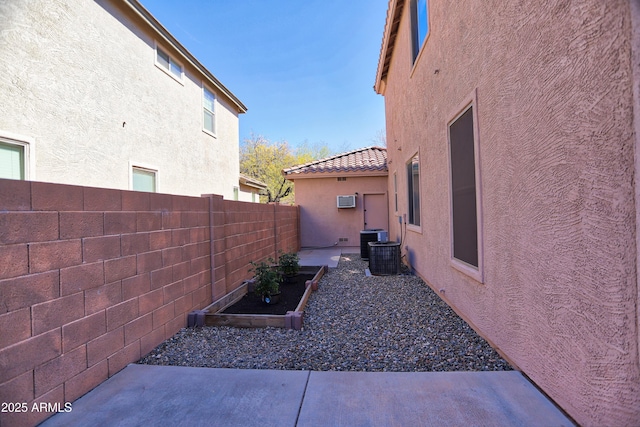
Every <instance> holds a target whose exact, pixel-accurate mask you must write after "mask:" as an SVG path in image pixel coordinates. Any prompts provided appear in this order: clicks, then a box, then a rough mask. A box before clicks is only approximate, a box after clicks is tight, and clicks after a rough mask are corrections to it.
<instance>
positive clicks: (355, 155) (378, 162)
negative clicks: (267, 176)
mask: <svg viewBox="0 0 640 427" xmlns="http://www.w3.org/2000/svg"><path fill="white" fill-rule="evenodd" d="M346 172H348V173H358V174H359V175H386V174H387V172H388V169H387V149H386V148H382V147H365V148H360V149H357V150H353V151H349V152H346V153H342V154H338V155H335V156H331V157H327V158H324V159H320V160H316V161H313V162H309V163H305V164H303V165H298V166H292V167H290V168H286V169H283V170H282V173H283V174H284V176H285V177H286V178H287V179H295V178H302V177H304V175H314V174H327V173H334V174H335V173H346Z"/></svg>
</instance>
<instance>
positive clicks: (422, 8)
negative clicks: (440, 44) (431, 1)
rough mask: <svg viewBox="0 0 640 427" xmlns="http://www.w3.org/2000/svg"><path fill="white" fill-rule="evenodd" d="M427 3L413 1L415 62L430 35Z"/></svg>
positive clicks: (423, 0) (412, 34) (412, 27)
mask: <svg viewBox="0 0 640 427" xmlns="http://www.w3.org/2000/svg"><path fill="white" fill-rule="evenodd" d="M427 1H428V0H412V1H411V42H412V48H413V61H414V62H415V60H416V58H417V57H418V53H420V49H421V48H422V45H423V44H424V41H425V40H426V38H427V35H428V34H429V5H428V4H427Z"/></svg>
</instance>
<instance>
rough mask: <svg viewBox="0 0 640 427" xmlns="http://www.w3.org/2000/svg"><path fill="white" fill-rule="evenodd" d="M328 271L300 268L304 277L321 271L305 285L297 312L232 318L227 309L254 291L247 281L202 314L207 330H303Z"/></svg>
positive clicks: (237, 315) (250, 283)
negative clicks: (306, 309) (306, 312)
mask: <svg viewBox="0 0 640 427" xmlns="http://www.w3.org/2000/svg"><path fill="white" fill-rule="evenodd" d="M327 270H328V267H327V266H322V267H307V266H303V267H301V268H300V273H307V274H309V273H313V272H314V271H317V272H316V273H315V275H314V276H313V278H312V279H311V280H307V281H306V283H305V286H306V288H307V289H306V290H305V291H304V294H303V295H302V298H300V302H299V303H298V306H297V307H296V309H295V311H288V312H287V314H284V315H277V314H228V313H222V311H224V310H225V309H226V308H227V307H230V306H232V305H233V304H235V303H236V302H237V301H239V300H240V299H242V297H243V296H245V295H246V294H247V293H248V292H250V291H252V285H253V282H252V281H251V280H248V281H245V282H244V283H243V284H242V285H240V287H239V288H238V289H236V290H235V291H232V292H230V293H228V294H227V295H225V296H223V297H222V298H220V299H218V300H217V301H214V302H213V303H211V304H210V305H208V306H207V307H205V308H204V310H202V311H201V313H202V312H204V313H203V314H204V325H206V326H235V327H238V328H266V327H268V326H271V327H274V328H285V329H295V330H300V329H302V323H303V319H304V307H305V306H306V305H307V301H308V300H309V296H311V292H313V291H315V290H317V289H318V281H319V280H320V279H321V278H322V276H324V274H325V272H326V271H327Z"/></svg>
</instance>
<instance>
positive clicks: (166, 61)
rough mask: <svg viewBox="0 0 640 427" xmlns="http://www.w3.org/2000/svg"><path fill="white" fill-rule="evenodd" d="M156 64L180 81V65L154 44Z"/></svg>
mask: <svg viewBox="0 0 640 427" xmlns="http://www.w3.org/2000/svg"><path fill="white" fill-rule="evenodd" d="M156 65H158V66H159V67H160V68H161V69H163V70H165V71H166V72H167V73H168V74H169V75H171V76H172V77H175V78H176V79H177V80H178V81H182V65H180V64H179V63H178V62H176V60H175V59H173V58H172V57H171V56H169V54H168V53H167V52H165V51H164V50H162V49H161V48H160V47H158V46H156Z"/></svg>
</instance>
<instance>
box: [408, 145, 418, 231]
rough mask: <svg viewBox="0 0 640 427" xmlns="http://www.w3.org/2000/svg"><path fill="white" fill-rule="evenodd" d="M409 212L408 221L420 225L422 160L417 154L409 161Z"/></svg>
mask: <svg viewBox="0 0 640 427" xmlns="http://www.w3.org/2000/svg"><path fill="white" fill-rule="evenodd" d="M407 189H408V194H407V196H408V200H409V204H408V207H407V209H408V214H409V218H408V220H407V222H408V223H409V224H411V225H420V162H419V160H418V155H417V154H416V155H415V156H413V158H412V159H411V160H410V161H409V163H407Z"/></svg>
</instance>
